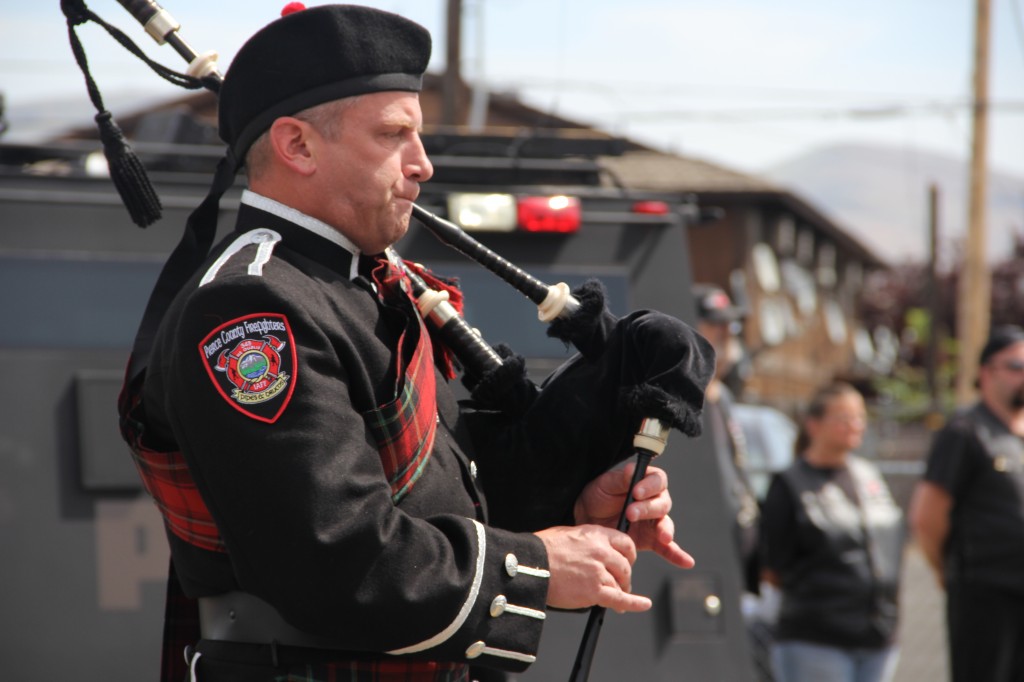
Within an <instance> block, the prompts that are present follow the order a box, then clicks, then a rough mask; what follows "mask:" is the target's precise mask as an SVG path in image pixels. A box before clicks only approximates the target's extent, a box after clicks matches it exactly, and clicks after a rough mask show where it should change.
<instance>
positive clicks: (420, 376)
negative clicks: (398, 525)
mask: <svg viewBox="0 0 1024 682" xmlns="http://www.w3.org/2000/svg"><path fill="white" fill-rule="evenodd" d="M373 277H374V280H375V281H376V282H377V286H378V288H379V290H380V292H381V295H382V296H383V297H384V299H385V300H386V301H388V302H391V303H395V304H399V305H402V306H404V307H408V306H409V305H410V304H411V302H412V299H411V296H410V295H408V294H407V293H406V291H407V288H408V280H407V279H406V278H405V276H404V274H402V273H401V272H400V271H399V270H398V269H397V268H394V267H392V266H391V265H390V264H388V263H386V262H384V263H382V265H381V266H380V267H378V268H377V269H376V270H375V271H374V273H373ZM403 282H404V283H405V285H406V287H405V288H404V289H403V287H402V286H401V285H402V283H403ZM412 318H413V319H412V320H410V322H409V325H408V326H407V327H406V329H405V331H404V332H403V333H402V336H401V337H400V338H399V340H398V352H397V354H396V355H397V357H398V362H397V363H396V365H397V367H396V370H397V376H396V379H395V386H396V395H395V398H394V400H391V401H389V402H386V403H384V404H383V405H380V406H378V407H376V408H375V409H373V410H368V411H366V412H364V413H363V419H364V420H365V422H366V425H367V426H368V427H369V428H370V433H371V434H372V435H373V438H374V440H375V441H376V443H377V450H378V451H379V453H380V461H381V464H383V465H384V473H385V475H386V476H387V479H388V484H389V485H390V486H391V499H392V500H393V501H394V502H398V501H399V500H400V499H402V497H404V496H405V495H406V494H407V493H408V492H409V491H410V490H411V489H412V487H413V484H415V482H416V479H418V478H419V477H420V474H422V473H423V470H424V468H425V467H426V465H427V462H428V461H429V460H430V454H431V452H432V451H433V449H434V437H435V436H436V434H437V396H436V393H435V390H436V387H437V385H436V378H435V376H434V363H433V361H432V360H433V355H434V353H433V347H432V345H431V343H430V335H429V334H428V333H427V328H426V326H425V325H424V324H423V320H421V319H420V316H419V315H418V314H417V313H416V312H415V311H413V312H412ZM412 342H415V343H416V347H415V348H414V349H413V352H412V357H411V358H409V360H408V361H406V355H407V353H408V345H409V344H410V343H412Z"/></svg>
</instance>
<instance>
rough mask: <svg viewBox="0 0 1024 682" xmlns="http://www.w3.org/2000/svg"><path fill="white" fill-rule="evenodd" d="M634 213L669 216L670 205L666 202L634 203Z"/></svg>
mask: <svg viewBox="0 0 1024 682" xmlns="http://www.w3.org/2000/svg"><path fill="white" fill-rule="evenodd" d="M633 213H642V214H644V215H668V204H667V203H666V202H664V201H637V202H634V203H633Z"/></svg>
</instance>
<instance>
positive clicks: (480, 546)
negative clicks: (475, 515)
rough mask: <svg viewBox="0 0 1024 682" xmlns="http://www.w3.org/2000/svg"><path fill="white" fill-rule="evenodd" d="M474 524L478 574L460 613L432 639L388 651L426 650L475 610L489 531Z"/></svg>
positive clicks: (478, 524)
mask: <svg viewBox="0 0 1024 682" xmlns="http://www.w3.org/2000/svg"><path fill="white" fill-rule="evenodd" d="M473 526H474V527H475V528H476V542H477V553H476V575H474V576H473V585H472V587H470V589H469V594H468V595H467V597H466V601H465V603H464V604H463V605H462V608H461V609H460V610H459V613H458V615H456V616H455V620H453V621H452V622H451V623H450V624H449V625H448V627H446V628H445V629H444V630H442V631H441V632H439V633H437V634H436V635H434V636H433V637H431V638H430V639H426V640H423V641H422V642H420V643H419V644H413V645H412V646H407V647H404V648H402V649H395V650H393V651H388V652H387V653H389V654H393V655H395V656H398V655H400V654H412V653H416V652H417V651H424V650H426V649H430V648H431V647H435V646H437V645H438V644H441V643H442V642H445V641H447V640H448V639H449V638H450V637H451V636H452V635H454V634H455V633H456V632H457V631H458V629H459V628H460V627H462V624H463V623H465V622H466V619H467V618H469V614H470V612H472V610H473V606H474V605H475V604H476V600H477V597H478V596H479V595H480V585H481V584H482V583H483V580H484V559H485V558H486V554H487V533H486V531H485V530H484V527H483V525H481V524H480V523H479V522H477V521H473Z"/></svg>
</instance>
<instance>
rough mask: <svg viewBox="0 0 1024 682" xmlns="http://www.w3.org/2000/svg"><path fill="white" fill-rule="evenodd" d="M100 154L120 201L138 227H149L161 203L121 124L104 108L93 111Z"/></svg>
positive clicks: (160, 208)
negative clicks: (101, 145)
mask: <svg viewBox="0 0 1024 682" xmlns="http://www.w3.org/2000/svg"><path fill="white" fill-rule="evenodd" d="M96 124H97V125H98V126H99V131H100V140H101V141H102V142H103V154H104V156H106V157H107V166H108V167H109V169H110V179H111V180H112V181H113V183H114V187H116V188H117V192H118V194H120V195H121V201H122V202H124V205H125V208H127V209H128V213H129V215H131V218H132V222H134V223H135V224H136V225H138V226H139V227H149V226H150V225H152V224H153V223H155V222H156V221H157V220H159V219H160V215H161V211H162V209H163V206H162V205H161V204H160V197H159V196H157V193H156V190H154V189H153V184H152V183H151V182H150V180H149V176H148V175H147V174H146V169H145V167H144V166H143V165H142V161H140V160H139V157H138V156H136V155H135V152H134V151H133V150H132V148H131V147H130V146H129V145H128V141H127V140H125V138H124V133H123V132H121V128H120V127H119V126H118V125H117V123H116V122H114V118H113V116H111V114H110V112H109V111H107V110H106V109H104V110H103V111H100V113H98V114H96Z"/></svg>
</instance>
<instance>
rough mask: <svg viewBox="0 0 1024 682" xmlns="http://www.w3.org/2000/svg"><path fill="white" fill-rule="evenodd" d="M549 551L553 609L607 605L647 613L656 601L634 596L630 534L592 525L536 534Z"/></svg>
mask: <svg viewBox="0 0 1024 682" xmlns="http://www.w3.org/2000/svg"><path fill="white" fill-rule="evenodd" d="M536 535H537V537H539V538H540V539H541V540H542V541H543V542H544V546H545V548H546V549H547V553H548V568H549V570H550V571H551V579H550V584H549V587H548V606H552V607H554V608H560V609H581V608H587V607H590V606H594V605H597V606H603V607H605V608H609V609H612V610H614V611H618V612H620V613H622V612H625V611H646V610H647V609H649V608H651V600H650V599H648V598H647V597H643V596H640V595H636V594H631V593H630V580H631V577H632V573H633V563H634V562H635V561H636V556H637V552H636V545H635V544H634V543H633V539H632V538H630V537H629V535H627V534H626V533H622V532H619V531H617V530H614V529H611V528H605V527H603V526H596V525H591V524H586V525H581V526H556V527H553V528H546V529H544V530H542V531H538V532H537V533H536Z"/></svg>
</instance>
